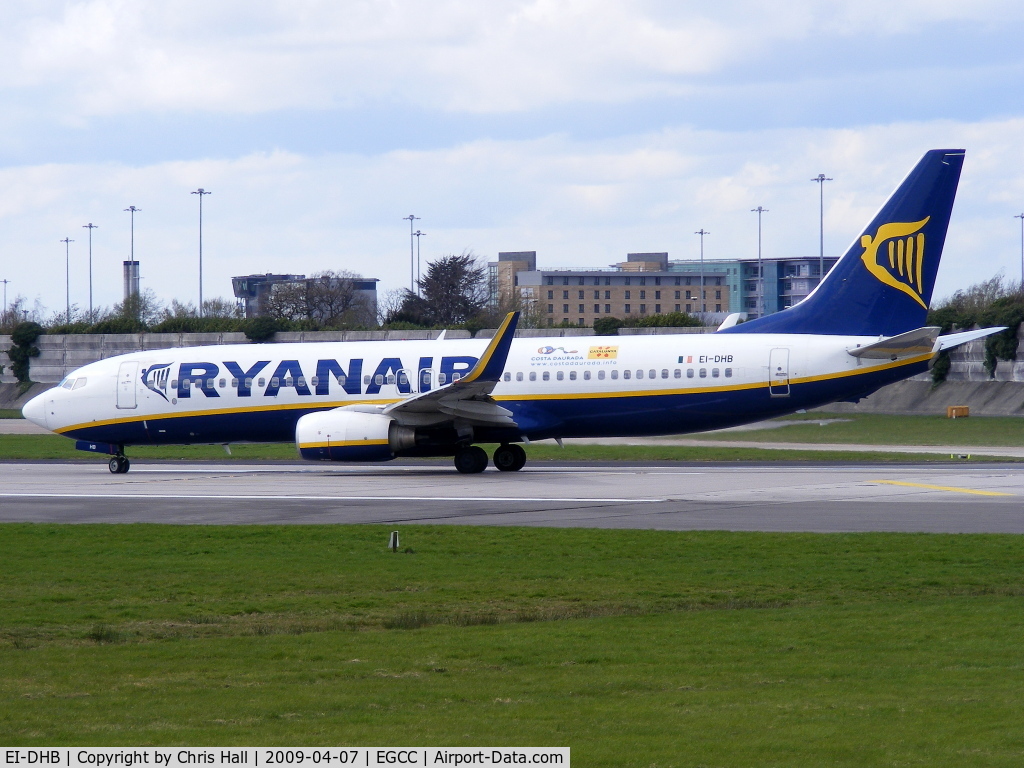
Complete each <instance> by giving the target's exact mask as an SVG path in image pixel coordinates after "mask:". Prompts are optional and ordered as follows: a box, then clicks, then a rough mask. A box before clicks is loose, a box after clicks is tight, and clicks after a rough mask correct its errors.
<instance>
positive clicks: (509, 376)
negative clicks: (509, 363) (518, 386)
mask: <svg viewBox="0 0 1024 768" xmlns="http://www.w3.org/2000/svg"><path fill="white" fill-rule="evenodd" d="M501 378H502V379H503V380H504V381H512V374H511V373H509V372H508V371H505V373H504V374H503V375H502V377H501Z"/></svg>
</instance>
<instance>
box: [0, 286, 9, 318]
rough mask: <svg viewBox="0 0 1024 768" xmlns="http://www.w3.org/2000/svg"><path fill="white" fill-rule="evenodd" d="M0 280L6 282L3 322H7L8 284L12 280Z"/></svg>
mask: <svg viewBox="0 0 1024 768" xmlns="http://www.w3.org/2000/svg"><path fill="white" fill-rule="evenodd" d="M0 282H3V284H4V319H3V322H5V323H6V322H7V284H8V283H9V282H11V281H10V280H7V279H6V278H5V279H4V280H2V281H0Z"/></svg>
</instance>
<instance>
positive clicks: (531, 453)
mask: <svg viewBox="0 0 1024 768" xmlns="http://www.w3.org/2000/svg"><path fill="white" fill-rule="evenodd" d="M743 439H746V437H745V435H744V437H743ZM484 447H485V448H486V449H487V450H488V452H491V450H492V449H493V448H494V446H493V445H489V446H484ZM126 452H127V454H128V457H129V458H131V459H132V460H136V459H139V460H146V459H149V460H164V461H300V459H299V456H298V454H297V452H296V450H295V445H294V444H292V443H251V444H243V443H239V444H233V445H232V446H231V455H228V454H227V452H226V451H225V450H224V448H223V447H222V446H219V445H166V446H131V447H130V448H128V449H127V451H126ZM526 453H527V456H528V457H529V460H530V461H633V462H659V461H682V462H709V461H710V462H719V461H729V462H736V461H813V462H822V461H856V462H897V463H899V462H908V461H914V462H935V461H948V460H949V458H948V457H946V456H943V455H941V454H926V453H920V454H918V453H913V454H907V453H886V452H885V451H884V450H880V451H879V452H878V453H872V452H862V451H815V450H774V449H770V448H730V447H724V446H722V447H720V446H716V445H714V444H713V443H709V444H708V445H707V446H696V447H683V446H672V445H637V446H633V445H567V446H565V448H559V447H558V446H557V445H554V444H553V443H533V444H531V445H529V446H526ZM46 459H67V460H77V461H93V462H102V461H104V460H105V457H104V456H103V455H102V454H96V453H88V452H83V451H77V450H75V443H74V441H73V440H69V439H68V438H66V437H60V436H59V435H4V434H0V461H37V460H46ZM430 461H440V462H445V463H447V462H450V461H451V460H450V459H448V458H440V459H436V460H435V459H431V460H430ZM971 461H1019V459H1012V458H993V457H985V456H972V457H971Z"/></svg>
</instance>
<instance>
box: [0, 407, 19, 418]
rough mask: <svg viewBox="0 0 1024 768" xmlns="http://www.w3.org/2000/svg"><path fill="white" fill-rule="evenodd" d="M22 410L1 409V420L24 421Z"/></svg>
mask: <svg viewBox="0 0 1024 768" xmlns="http://www.w3.org/2000/svg"><path fill="white" fill-rule="evenodd" d="M23 418H25V417H24V416H22V415H21V409H20V408H0V419H23Z"/></svg>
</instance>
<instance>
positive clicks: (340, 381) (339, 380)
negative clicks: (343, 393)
mask: <svg viewBox="0 0 1024 768" xmlns="http://www.w3.org/2000/svg"><path fill="white" fill-rule="evenodd" d="M338 383H339V384H341V386H345V377H344V376H343V375H342V374H340V373H339V374H338Z"/></svg>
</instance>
